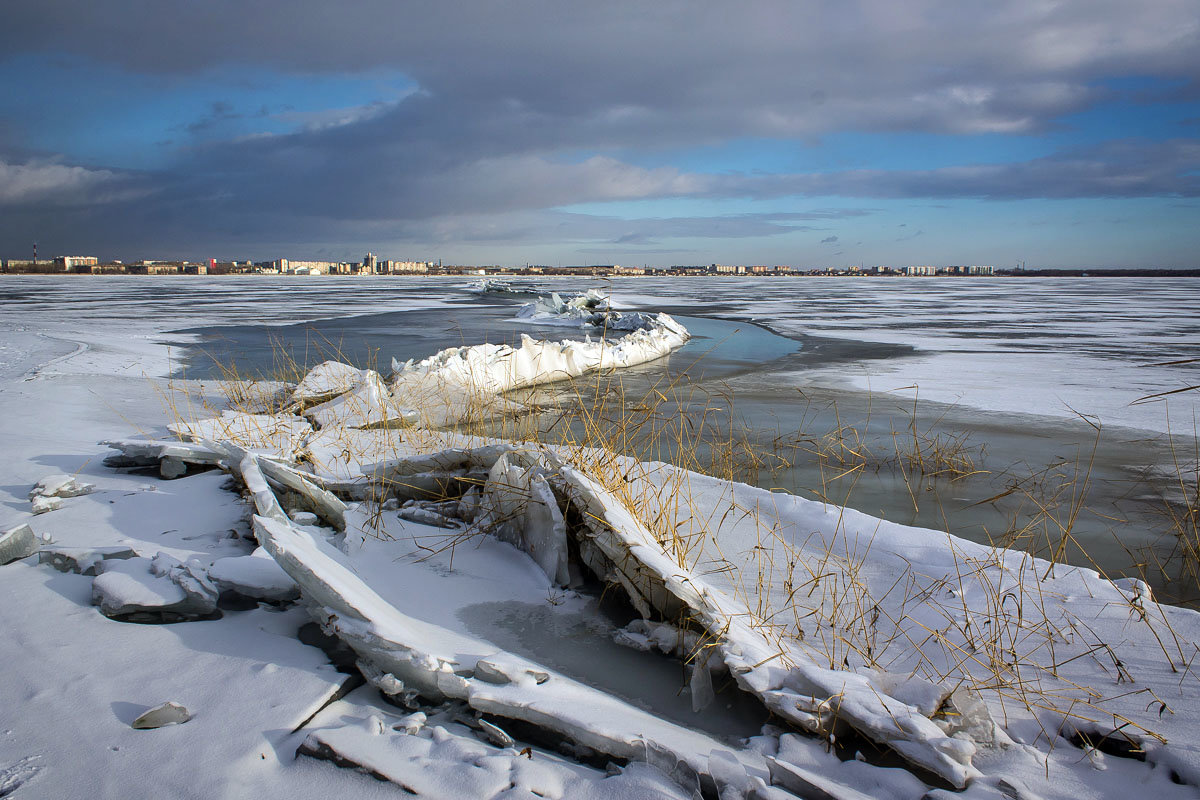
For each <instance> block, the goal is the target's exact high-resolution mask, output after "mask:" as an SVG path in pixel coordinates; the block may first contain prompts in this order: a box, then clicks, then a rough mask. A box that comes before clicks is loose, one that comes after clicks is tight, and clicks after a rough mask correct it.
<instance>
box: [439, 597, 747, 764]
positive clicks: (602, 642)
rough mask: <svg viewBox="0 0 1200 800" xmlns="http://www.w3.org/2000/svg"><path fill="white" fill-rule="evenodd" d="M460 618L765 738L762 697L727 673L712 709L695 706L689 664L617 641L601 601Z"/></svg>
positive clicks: (641, 699)
mask: <svg viewBox="0 0 1200 800" xmlns="http://www.w3.org/2000/svg"><path fill="white" fill-rule="evenodd" d="M458 617H459V619H461V620H462V621H463V624H465V625H466V626H467V628H468V629H469V630H470V631H471V632H472V633H474V634H475V635H477V636H482V637H483V638H485V639H487V640H488V641H490V642H492V643H493V644H495V645H497V646H499V647H503V648H504V649H505V650H508V651H510V652H513V653H517V654H519V655H522V656H525V657H526V658H530V659H532V660H534V661H536V662H539V663H542V664H545V665H546V666H548V667H551V668H553V669H557V670H560V671H562V672H563V673H565V674H567V675H570V676H571V677H573V678H575V679H576V680H579V681H582V682H584V683H587V684H589V685H591V686H594V687H596V688H598V689H603V690H604V691H606V692H609V693H611V694H614V695H616V696H618V697H620V698H622V699H624V700H628V701H630V702H632V703H633V704H635V705H638V706H641V707H642V708H645V709H647V710H650V711H653V712H654V713H655V714H656V715H657V716H660V717H662V718H664V719H669V720H671V721H672V722H677V723H679V724H681V725H685V726H687V727H690V728H696V729H698V730H702V731H705V732H707V733H711V734H713V735H716V736H718V737H720V738H722V739H725V740H734V739H741V738H746V737H750V736H757V735H758V733H759V732H760V730H761V728H762V725H763V723H765V722H766V720H767V713H766V709H764V708H763V706H762V704H761V703H759V702H758V701H757V700H753V699H751V698H750V697H748V696H747V695H746V694H744V693H743V692H740V691H738V690H737V689H734V688H731V687H727V688H726V689H725V690H724V691H720V688H721V685H722V683H728V682H729V681H728V679H727V678H726V679H720V678H718V679H716V680H714V688H716V689H718V692H717V697H716V700H715V701H714V702H713V703H712V704H711V705H709V706H708V708H706V709H704V710H703V711H700V712H696V711H693V710H692V701H691V694H690V693H689V691H688V688H687V674H686V671H685V668H684V667H683V665H682V663H681V662H680V661H679V660H677V659H673V658H668V657H667V656H663V655H659V654H656V653H649V652H642V651H639V650H633V649H631V648H628V647H624V646H622V645H619V644H617V643H616V642H614V641H613V639H612V635H613V633H614V632H615V631H616V627H615V626H613V624H612V623H611V622H609V621H608V620H607V619H606V618H604V617H603V616H601V614H600V613H599V610H598V609H597V608H596V606H595V604H594V603H591V604H589V605H588V607H587V608H586V609H585V610H584V611H583V612H559V611H556V610H555V609H553V608H551V607H548V606H547V605H546V604H542V605H535V604H533V603H523V602H520V601H516V600H513V601H500V602H488V603H475V604H473V605H469V606H466V607H464V608H461V609H459V611H458Z"/></svg>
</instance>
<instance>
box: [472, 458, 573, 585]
mask: <svg viewBox="0 0 1200 800" xmlns="http://www.w3.org/2000/svg"><path fill="white" fill-rule="evenodd" d="M522 460H524V461H526V462H528V464H527V466H518V465H516V464H514V462H517V463H519V462H521V461H522ZM542 471H543V470H542V467H541V466H540V465H539V464H538V463H537V461H536V459H534V458H532V457H530V458H523V457H522V455H521V454H520V453H518V452H515V451H514V452H511V453H505V454H503V455H501V456H500V457H499V458H498V459H496V463H495V464H493V465H492V469H491V472H490V473H489V474H488V479H487V483H485V484H484V487H483V497H482V499H481V500H480V508H481V509H482V510H483V512H484V515H485V516H484V517H483V519H481V520H476V523H475V524H476V525H477V526H478V527H479V528H481V529H484V530H487V529H489V528H490V529H492V530H493V531H495V533H496V534H497V535H498V536H499V537H500V538H501V539H504V540H505V541H508V542H511V543H512V544H515V545H517V546H518V547H520V548H521V549H522V550H524V551H525V552H527V553H529V555H530V557H532V558H533V560H534V561H535V562H536V563H537V565H538V566H539V567H541V568H542V572H544V573H546V577H547V578H549V579H550V580H551V581H552V582H554V583H556V584H558V585H560V586H565V585H566V584H567V583H568V582H569V580H570V574H569V572H568V568H567V530H566V523H565V522H564V521H563V516H562V512H561V511H560V510H559V508H558V501H557V500H556V499H555V497H554V493H553V492H552V491H551V490H550V487H549V486H548V485H547V483H546V478H545V476H544V475H542V474H541V473H542Z"/></svg>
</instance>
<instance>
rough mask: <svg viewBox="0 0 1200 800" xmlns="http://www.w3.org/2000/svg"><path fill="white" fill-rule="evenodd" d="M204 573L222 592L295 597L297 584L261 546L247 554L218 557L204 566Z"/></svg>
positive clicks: (278, 598) (255, 596)
mask: <svg viewBox="0 0 1200 800" xmlns="http://www.w3.org/2000/svg"><path fill="white" fill-rule="evenodd" d="M208 577H209V579H211V580H212V582H213V583H214V584H216V586H217V588H218V589H220V590H221V591H223V592H226V591H229V592H234V593H236V594H240V595H242V596H243V597H249V598H252V599H255V600H266V601H268V602H281V601H290V600H295V599H296V598H298V597H299V596H300V587H299V586H298V585H296V582H295V581H294V580H292V579H291V577H290V576H289V575H288V574H287V573H286V572H284V571H283V569H282V568H281V567H280V566H279V565H278V564H277V563H275V559H273V558H271V556H269V555H267V553H266V552H265V551H263V550H262V549H261V548H260V549H259V550H256V551H255V552H254V553H252V554H251V555H248V556H232V557H230V558H219V559H217V560H216V561H214V562H213V565H212V566H211V567H209V568H208Z"/></svg>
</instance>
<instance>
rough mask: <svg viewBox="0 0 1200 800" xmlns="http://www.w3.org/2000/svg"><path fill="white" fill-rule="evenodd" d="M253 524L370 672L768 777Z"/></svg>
mask: <svg viewBox="0 0 1200 800" xmlns="http://www.w3.org/2000/svg"><path fill="white" fill-rule="evenodd" d="M254 528H255V534H256V535H257V536H258V538H259V541H260V542H261V543H262V544H263V547H264V549H266V550H267V551H268V552H270V553H271V554H272V555H273V556H274V557H275V559H276V561H278V562H279V564H280V566H282V567H283V568H284V569H285V570H287V572H288V574H290V575H291V576H292V577H293V578H294V579H295V580H296V582H297V583H299V584H300V586H301V590H302V594H303V597H304V599H305V601H306V602H307V603H309V604H310V609H309V610H310V613H311V614H312V615H313V617H314V619H316V620H317V621H318V622H320V624H321V625H322V627H323V628H324V629H325V630H326V631H327V632H329V633H332V634H335V635H336V636H338V638H340V639H341V640H342V641H344V642H345V643H346V644H348V645H350V647H352V648H353V649H354V650H355V651H356V652H357V653H358V655H359V662H360V664H364V665H366V667H367V668H365V669H364V670H363V672H364V674H365V675H367V676H368V678H369V679H370V678H371V677H375V679H376V680H378V679H379V676H381V675H382V676H389V677H390V678H391V680H392V682H394V683H398V684H402V685H403V686H404V687H406V688H407V689H409V690H415V691H418V692H420V693H421V694H422V695H423V696H426V697H428V698H430V699H431V700H440V699H443V698H453V699H459V700H464V701H465V702H466V703H467V704H468V705H469V706H470V707H471V708H473V709H475V710H476V711H480V712H483V713H486V714H488V715H489V717H491V718H493V719H516V720H520V721H523V722H525V723H528V724H531V725H534V726H536V727H537V728H539V729H540V730H542V731H543V732H544V733H545V734H546V735H549V736H553V737H555V738H562V739H566V740H569V741H571V742H574V743H577V744H579V745H583V746H585V747H588V748H591V749H592V750H594V751H596V752H598V753H602V754H604V755H607V756H608V757H610V758H616V759H622V760H632V761H645V760H647V759H648V758H649V756H648V747H649V745H648V744H647V743H648V742H649V741H653V742H655V743H656V745H655V747H656V748H657V750H655V752H656V753H657V752H659V751H662V752H664V753H667V754H669V755H670V757H671V759H673V763H675V764H677V765H678V764H683V765H685V766H686V769H687V770H690V771H691V772H692V773H693V774H695V773H702V772H703V771H704V770H705V769H707V764H708V759H709V756H710V754H711V753H713V752H714V751H720V752H725V753H729V754H730V757H731V758H732V759H734V760H735V761H736V762H738V763H739V764H742V765H743V772H744V773H745V774H746V775H750V774H761V775H762V776H764V777H765V776H766V764H765V762H763V761H762V759H761V757H760V756H759V755H758V754H757V753H756V752H750V751H746V750H742V749H737V748H733V747H731V746H730V745H729V744H727V743H724V742H721V741H720V740H718V739H715V738H713V737H712V736H709V735H707V734H704V733H701V732H698V731H694V730H690V729H688V728H684V727H682V726H680V725H677V724H675V723H672V722H670V721H668V720H664V719H661V718H659V717H657V716H655V715H654V714H651V713H649V712H647V711H644V710H642V709H640V708H636V707H634V706H632V705H630V704H629V703H627V702H625V701H623V700H620V699H618V698H616V697H614V696H612V695H609V694H606V693H604V692H602V691H600V690H597V689H594V688H592V687H589V686H585V685H583V684H581V683H579V682H577V681H575V680H572V679H570V678H567V677H565V676H562V675H558V674H555V673H552V672H551V671H549V670H546V669H545V668H543V667H540V666H538V665H536V664H534V663H532V662H530V661H527V660H525V659H523V658H520V657H518V656H514V655H511V654H507V653H503V652H496V651H495V650H494V646H491V645H488V644H487V643H485V642H481V641H479V640H477V639H474V638H472V637H469V636H466V635H463V634H460V633H456V632H454V631H452V630H450V629H447V628H443V627H441V626H438V625H434V624H432V623H429V622H425V621H423V620H420V619H416V618H414V617H411V616H408V615H407V614H404V613H402V612H401V611H400V610H399V609H397V608H396V607H395V606H393V605H391V604H390V603H388V602H387V601H386V600H384V599H383V598H382V597H380V596H379V595H378V594H377V593H376V592H375V591H374V590H372V589H371V588H370V587H369V586H368V585H366V584H365V583H364V582H363V580H362V579H361V578H360V577H359V576H358V575H357V574H355V573H354V571H353V570H352V569H351V568H350V567H349V565H348V564H347V563H346V562H345V557H344V555H343V554H342V553H341V552H340V551H338V550H337V549H336V548H334V547H332V546H331V545H329V544H328V543H327V542H325V541H323V540H317V539H315V538H314V537H313V536H312V535H311V534H309V533H308V532H307V531H305V530H302V529H299V528H295V527H293V526H291V525H290V524H288V523H287V522H279V521H276V520H272V519H269V518H266V517H262V516H256V517H255V519H254ZM472 653H474V654H476V655H473V656H472V655H467V654H472ZM481 653H482V654H488V653H490V655H485V656H482V657H481V655H480V654H481ZM656 757H657V756H656ZM746 780H749V778H748V777H747V778H746Z"/></svg>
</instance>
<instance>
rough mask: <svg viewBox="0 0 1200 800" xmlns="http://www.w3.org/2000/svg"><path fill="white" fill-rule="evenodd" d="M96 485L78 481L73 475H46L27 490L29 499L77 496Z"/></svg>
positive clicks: (87, 492)
mask: <svg viewBox="0 0 1200 800" xmlns="http://www.w3.org/2000/svg"><path fill="white" fill-rule="evenodd" d="M95 488H96V487H95V486H93V485H92V484H90V483H80V482H79V481H78V480H76V478H75V477H74V476H73V475H62V474H58V475H47V476H46V477H44V478H42V479H41V480H40V481H38V482H37V485H36V486H34V487H33V488H32V489H30V490H29V499H30V500H33V499H35V498H37V497H78V496H79V495H83V494H89V493H90V492H91V491H92V490H93V489H95Z"/></svg>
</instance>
